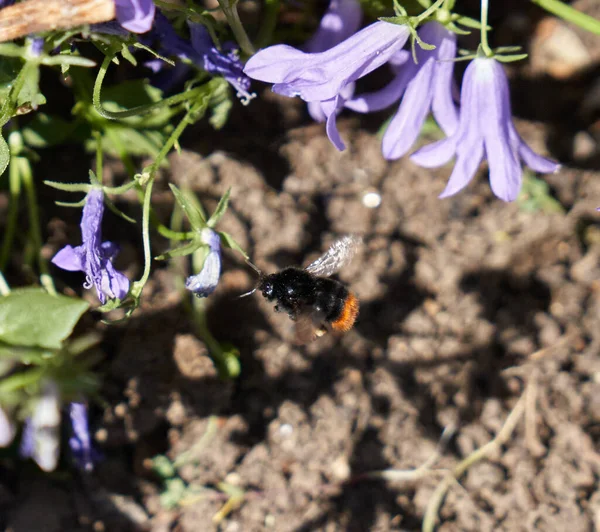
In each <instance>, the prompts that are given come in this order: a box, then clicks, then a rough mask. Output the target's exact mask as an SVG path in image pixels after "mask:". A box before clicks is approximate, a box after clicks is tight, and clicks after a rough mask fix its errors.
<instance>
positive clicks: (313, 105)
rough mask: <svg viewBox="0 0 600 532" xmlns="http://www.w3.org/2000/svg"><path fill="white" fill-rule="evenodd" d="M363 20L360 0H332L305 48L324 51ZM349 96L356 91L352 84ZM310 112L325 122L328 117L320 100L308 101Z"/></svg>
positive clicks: (305, 49)
mask: <svg viewBox="0 0 600 532" xmlns="http://www.w3.org/2000/svg"><path fill="white" fill-rule="evenodd" d="M361 20H362V8H361V7H360V3H359V2H358V0H331V2H329V7H328V8H327V11H325V14H324V15H323V18H322V19H321V22H320V24H319V27H318V28H317V31H316V32H315V34H314V35H313V36H312V37H311V38H310V39H309V40H308V41H306V43H304V46H303V49H304V51H306V52H309V53H316V52H324V51H325V50H329V49H330V48H333V47H334V46H336V45H337V44H339V43H341V42H342V41H343V40H345V39H347V38H348V37H350V36H351V35H352V34H354V33H356V32H357V31H358V28H359V27H360V23H361ZM348 87H350V91H349V94H347V96H348V97H350V96H351V95H352V93H353V92H354V84H353V83H352V84H350V85H349V86H348ZM307 106H308V112H309V114H310V116H311V117H312V118H313V120H315V121H317V122H325V120H327V117H326V116H325V113H324V112H323V109H321V103H320V102H308V104H307Z"/></svg>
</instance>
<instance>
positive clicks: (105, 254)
mask: <svg viewBox="0 0 600 532" xmlns="http://www.w3.org/2000/svg"><path fill="white" fill-rule="evenodd" d="M100 249H101V256H102V258H104V259H108V260H112V259H114V258H115V257H116V256H117V255H118V254H119V251H121V246H119V244H115V243H114V242H109V241H106V242H102V244H100Z"/></svg>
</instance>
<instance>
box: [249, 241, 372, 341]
mask: <svg viewBox="0 0 600 532" xmlns="http://www.w3.org/2000/svg"><path fill="white" fill-rule="evenodd" d="M361 244H362V239H361V238H360V237H357V236H345V237H343V238H340V239H339V240H337V241H336V242H334V243H333V245H332V246H331V247H330V248H329V249H328V250H327V252H326V253H325V254H324V255H322V256H321V257H319V258H318V259H317V260H316V261H314V262H313V263H311V264H309V265H308V266H307V267H306V268H304V269H302V268H295V267H289V268H285V269H283V270H281V271H279V272H277V273H272V274H270V275H264V274H263V273H262V272H261V271H260V270H259V269H258V268H256V266H254V265H252V264H251V265H252V266H253V267H254V268H255V269H256V271H257V272H258V273H259V281H258V285H257V287H256V288H255V289H254V290H252V292H249V293H248V294H245V295H249V294H251V293H253V292H255V291H256V290H257V289H258V290H259V291H260V292H261V293H262V295H263V296H264V297H265V298H266V299H267V301H275V302H276V304H275V310H276V311H283V312H287V314H288V316H289V317H290V318H291V319H292V320H293V321H294V322H295V325H296V339H297V340H298V342H299V343H306V342H308V341H310V340H313V339H314V338H316V337H320V336H323V335H324V334H325V333H326V332H327V331H329V330H333V331H336V332H347V331H349V330H350V329H351V328H352V326H353V325H354V322H355V321H356V317H357V315H358V306H359V305H358V299H357V298H356V296H355V295H354V294H353V293H352V292H350V291H349V290H348V289H347V288H346V287H345V286H344V285H343V284H342V283H340V282H339V281H335V280H334V279H329V276H330V275H333V274H334V273H336V272H337V271H339V270H340V269H341V268H342V267H343V266H344V265H346V264H348V263H349V262H350V260H351V259H352V257H354V255H355V254H356V252H357V251H358V249H359V247H360V245H361Z"/></svg>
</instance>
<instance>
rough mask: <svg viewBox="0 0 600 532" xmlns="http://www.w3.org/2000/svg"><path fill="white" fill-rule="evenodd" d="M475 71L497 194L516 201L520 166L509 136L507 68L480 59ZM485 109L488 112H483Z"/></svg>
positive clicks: (492, 183) (480, 125) (481, 122)
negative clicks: (505, 70) (505, 69)
mask: <svg viewBox="0 0 600 532" xmlns="http://www.w3.org/2000/svg"><path fill="white" fill-rule="evenodd" d="M469 69H472V70H473V73H474V82H476V83H477V85H476V91H477V95H478V101H479V102H480V105H479V111H480V115H479V127H480V129H481V131H482V133H483V137H484V143H485V151H486V155H487V159H488V162H489V168H490V184H491V187H492V191H493V192H494V194H495V195H496V196H497V197H499V198H500V199H502V200H504V201H513V200H515V199H516V198H517V196H518V195H519V190H520V189H521V174H522V169H521V164H520V163H519V160H518V158H517V154H516V152H515V150H513V148H512V146H511V143H510V137H509V124H510V123H511V120H512V118H511V110H510V99H509V89H508V80H507V79H506V74H505V73H504V68H503V67H502V65H501V64H500V63H498V62H497V61H496V60H495V59H488V58H477V59H475V60H473V61H472V63H471V64H470V65H469V67H468V68H467V70H469ZM484 109H485V113H483V111H484Z"/></svg>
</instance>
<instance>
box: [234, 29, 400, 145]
mask: <svg viewBox="0 0 600 532" xmlns="http://www.w3.org/2000/svg"><path fill="white" fill-rule="evenodd" d="M408 36H409V30H408V28H407V27H406V26H404V25H399V24H392V23H389V22H382V21H379V22H375V23H373V24H371V25H370V26H367V27H366V28H363V29H362V30H360V31H359V32H357V33H355V34H354V35H352V36H351V37H349V38H348V39H346V40H344V41H342V42H341V43H340V44H338V45H337V46H334V47H333V48H330V49H329V50H326V51H325V52H319V53H305V52H301V51H300V50H297V49H296V48H293V47H291V46H287V45H283V44H279V45H276V46H270V47H269V48H265V49H264V50H261V51H259V52H258V53H256V54H255V55H254V56H252V57H251V58H250V59H249V60H248V62H247V63H246V67H245V68H244V72H245V73H246V74H247V75H248V76H250V77H251V78H254V79H258V80H260V81H266V82H270V83H274V85H273V91H274V92H276V93H278V94H282V95H284V96H289V97H294V96H300V98H302V99H303V100H304V101H306V102H320V104H321V109H322V110H323V113H324V114H325V116H326V117H327V135H328V136H329V139H330V140H331V142H332V143H333V144H334V145H335V146H336V147H337V148H338V149H339V150H343V149H344V148H345V146H344V143H343V141H342V139H341V138H340V136H339V132H338V131H337V127H336V125H335V117H336V114H337V111H338V110H339V109H340V107H342V106H343V105H344V103H345V99H346V98H347V97H348V95H347V93H346V94H344V92H345V90H347V88H348V86H349V85H350V84H351V83H353V82H355V81H356V80H357V79H359V78H362V77H363V76H366V75H367V74H369V73H370V72H372V71H373V70H375V69H376V68H378V67H380V66H381V65H383V64H384V63H386V62H387V61H388V59H390V57H392V56H393V55H394V54H395V53H396V52H397V51H398V50H400V49H401V48H402V47H403V46H404V44H405V43H406V40H407V39H408Z"/></svg>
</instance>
